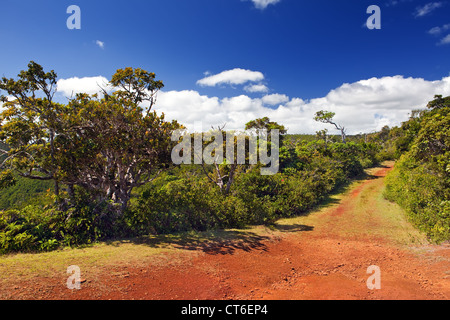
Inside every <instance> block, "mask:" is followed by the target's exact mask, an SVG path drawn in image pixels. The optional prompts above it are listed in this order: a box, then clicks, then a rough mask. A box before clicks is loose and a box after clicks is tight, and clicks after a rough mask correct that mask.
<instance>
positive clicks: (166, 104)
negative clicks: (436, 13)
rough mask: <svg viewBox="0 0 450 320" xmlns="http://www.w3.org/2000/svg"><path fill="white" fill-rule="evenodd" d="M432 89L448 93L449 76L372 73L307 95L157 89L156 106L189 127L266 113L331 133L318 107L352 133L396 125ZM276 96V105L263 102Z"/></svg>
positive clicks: (239, 121)
mask: <svg viewBox="0 0 450 320" xmlns="http://www.w3.org/2000/svg"><path fill="white" fill-rule="evenodd" d="M436 94H442V95H444V96H446V95H450V76H449V77H446V78H443V79H442V80H437V81H427V80H424V79H421V78H404V77H402V76H394V77H383V78H372V79H367V80H361V81H358V82H354V83H346V84H343V85H342V86H340V87H338V88H336V89H334V90H331V91H330V92H329V93H328V94H327V95H326V96H325V97H321V98H316V99H312V100H310V101H304V100H302V99H300V98H298V97H297V98H291V99H289V98H288V97H287V96H285V95H281V94H274V95H267V96H265V97H263V98H250V97H248V96H246V95H240V96H236V97H228V98H223V99H219V98H218V97H208V96H205V95H201V94H200V93H198V92H197V91H192V90H191V91H168V92H160V93H159V94H158V100H157V104H156V105H155V107H154V109H155V110H156V111H157V112H164V113H165V114H166V119H167V120H172V119H176V120H178V121H179V122H180V123H182V124H184V125H186V126H187V127H188V128H189V129H191V130H192V129H193V125H194V123H195V122H198V121H201V122H202V123H203V129H205V130H208V129H210V128H211V126H217V125H223V124H225V123H226V124H227V126H226V127H225V128H226V129H227V130H233V129H235V130H240V129H243V128H244V127H245V123H247V122H248V121H251V120H253V119H256V118H262V117H265V116H267V117H269V118H270V119H271V120H272V121H277V122H278V123H280V124H283V125H285V126H286V127H287V128H288V129H289V133H315V132H316V131H318V130H321V129H323V128H328V129H329V132H330V133H334V130H333V127H330V126H327V125H326V124H321V123H317V122H315V121H314V120H313V118H314V114H315V113H316V112H317V111H319V110H330V111H333V112H335V113H336V117H335V119H336V121H337V122H339V123H341V124H342V125H343V126H345V127H346V128H347V130H348V133H349V134H356V133H359V132H371V131H374V130H380V129H381V128H382V127H383V126H384V125H389V126H395V125H400V124H401V122H402V121H405V120H407V119H408V116H409V114H410V113H411V111H412V110H414V109H418V108H424V107H425V106H426V104H427V103H428V101H430V100H432V99H433V97H434V95H436ZM276 100H277V104H278V106H277V107H274V106H273V105H270V104H267V102H268V101H272V102H273V103H274V102H275V101H276ZM274 105H275V104H274ZM336 133H337V132H336Z"/></svg>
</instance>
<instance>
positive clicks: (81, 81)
mask: <svg viewBox="0 0 450 320" xmlns="http://www.w3.org/2000/svg"><path fill="white" fill-rule="evenodd" d="M107 85H108V79H106V78H105V77H102V76H98V77H85V78H77V77H73V78H69V79H60V80H58V83H57V88H58V92H60V93H62V94H64V95H65V96H66V97H72V96H75V94H77V93H87V94H94V93H101V92H102V91H101V89H100V88H106V87H107Z"/></svg>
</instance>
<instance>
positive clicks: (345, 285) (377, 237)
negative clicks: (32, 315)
mask: <svg viewBox="0 0 450 320" xmlns="http://www.w3.org/2000/svg"><path fill="white" fill-rule="evenodd" d="M391 166H392V164H390V165H389V166H388V167H386V168H379V169H377V170H376V171H374V172H373V177H372V179H368V180H365V181H362V182H359V183H358V184H357V185H356V186H354V187H352V189H351V190H350V191H348V192H347V193H345V195H344V196H342V197H341V198H339V199H335V200H334V201H331V203H330V204H328V205H327V206H325V207H324V208H323V209H321V210H320V211H318V212H316V213H313V214H310V215H309V216H307V217H299V218H296V219H290V220H282V221H280V222H279V223H278V225H277V226H276V228H275V229H274V230H267V229H264V231H261V232H255V231H254V230H253V229H252V230H249V231H248V232H247V231H235V233H234V234H233V237H230V238H228V239H227V238H224V239H222V240H218V241H208V242H195V241H183V242H180V243H178V244H175V246H176V247H177V248H178V249H180V250H177V251H176V252H175V253H174V252H170V251H169V252H168V253H161V254H160V255H159V256H160V259H159V260H158V262H154V261H153V262H151V263H148V264H146V263H142V264H139V265H136V264H133V263H129V264H127V263H125V264H120V265H117V266H116V267H113V268H111V267H104V266H95V267H91V269H90V270H88V271H87V272H85V273H84V274H83V277H85V278H86V281H85V282H83V283H82V284H81V286H82V289H81V290H68V289H67V288H66V286H65V281H66V279H67V275H58V276H47V277H40V276H36V277H33V278H32V280H31V282H27V283H25V282H23V281H20V279H18V278H16V280H11V281H10V282H9V284H10V286H11V287H9V288H5V287H4V288H3V289H1V290H0V297H3V298H9V299H11V298H12V299H16V298H18V299H164V300H166V299H188V300H191V299H201V300H203V299H208V300H209V299H211V300H219V299H256V300H260V299H271V300H278V299H282V300H300V299H358V300H359V299H449V298H450V246H449V245H440V246H436V245H429V244H426V243H424V241H423V237H422V236H421V235H420V234H419V233H418V232H416V231H415V230H414V229H412V228H411V226H410V225H409V224H408V223H407V222H406V221H405V218H404V216H402V215H401V214H399V213H398V212H400V211H399V209H398V207H397V206H396V205H394V204H391V203H389V202H387V201H385V200H384V199H383V198H382V190H383V187H384V184H383V182H384V176H385V175H386V173H387V172H388V171H389V170H390V169H391ZM418 242H419V243H418ZM372 265H375V266H378V267H379V269H380V271H381V276H380V280H381V289H379V290H377V289H374V290H369V289H368V288H367V284H366V281H367V279H368V278H369V276H370V274H367V268H368V267H369V266H372Z"/></svg>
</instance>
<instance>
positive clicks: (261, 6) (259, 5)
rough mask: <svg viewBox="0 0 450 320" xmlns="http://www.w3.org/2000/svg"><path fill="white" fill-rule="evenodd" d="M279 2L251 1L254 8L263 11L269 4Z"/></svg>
mask: <svg viewBox="0 0 450 320" xmlns="http://www.w3.org/2000/svg"><path fill="white" fill-rule="evenodd" d="M280 1H281V0H252V2H253V4H254V5H255V7H256V8H258V9H261V10H264V9H265V8H267V6H268V5H270V4H276V3H278V2H280Z"/></svg>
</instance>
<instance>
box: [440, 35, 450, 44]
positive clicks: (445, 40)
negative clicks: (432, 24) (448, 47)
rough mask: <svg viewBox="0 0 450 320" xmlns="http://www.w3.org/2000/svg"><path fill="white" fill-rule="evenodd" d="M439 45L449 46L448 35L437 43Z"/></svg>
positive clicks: (449, 37)
mask: <svg viewBox="0 0 450 320" xmlns="http://www.w3.org/2000/svg"><path fill="white" fill-rule="evenodd" d="M439 44H450V34H448V35H446V36H445V37H444V38H442V39H441V41H439Z"/></svg>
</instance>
